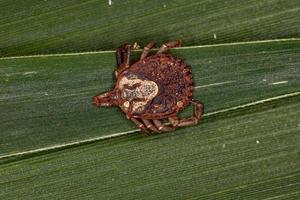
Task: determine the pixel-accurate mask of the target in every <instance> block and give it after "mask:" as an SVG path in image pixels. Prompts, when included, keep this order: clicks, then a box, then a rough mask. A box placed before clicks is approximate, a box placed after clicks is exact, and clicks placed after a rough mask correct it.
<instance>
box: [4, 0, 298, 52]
mask: <svg viewBox="0 0 300 200" xmlns="http://www.w3.org/2000/svg"><path fill="white" fill-rule="evenodd" d="M108 2H109V1H107V0H102V1H100V0H86V1H82V0H64V1H61V0H51V1H41V0H27V1H18V0H2V1H1V2H0V33H1V34H0V56H12V55H28V54H45V53H59V52H82V51H94V50H100V49H101V50H106V49H115V48H116V47H117V46H119V45H120V44H121V43H124V42H126V41H127V42H131V43H132V42H136V41H137V42H140V43H141V44H142V45H144V44H146V43H147V42H149V41H150V40H154V41H156V42H159V43H162V42H165V41H166V40H172V39H173V40H174V39H181V40H183V42H184V44H185V45H188V46H191V45H195V44H212V43H225V42H237V41H249V40H264V39H276V38H291V37H297V36H299V34H300V30H299V21H300V15H299V9H300V1H299V0H289V1H284V0H272V1H270V0H261V1H257V0H247V1H236V0H227V1H224V0H213V1H211V0H201V1H194V0H185V1H181V0H169V1H166V0H163V1H161V0H151V1H149V0H126V1H120V0H112V5H109V3H108Z"/></svg>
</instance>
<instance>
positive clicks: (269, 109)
mask: <svg viewBox="0 0 300 200" xmlns="http://www.w3.org/2000/svg"><path fill="white" fill-rule="evenodd" d="M299 116H300V95H297V96H294V97H290V98H285V99H284V98H283V99H280V100H274V101H270V102H268V103H265V104H258V105H256V106H252V107H249V108H245V109H239V110H236V111H231V112H226V113H223V114H217V115H214V116H210V117H207V118H205V119H204V120H203V122H202V123H201V125H199V126H194V127H189V128H185V129H179V130H178V131H176V132H173V133H168V134H161V135H158V136H155V137H145V136H143V135H141V134H139V133H138V134H132V135H128V136H123V137H119V138H115V139H111V140H104V141H100V142H97V143H94V144H88V145H82V146H79V147H76V148H71V149H67V150H63V151H58V152H54V153H48V154H45V155H43V156H36V157H32V158H29V159H24V160H20V161H16V162H13V163H6V164H2V165H1V168H0V198H1V199H18V198H20V197H21V198H22V199H65V198H70V199H189V198H196V199H226V198H227V199H240V198H241V199H273V198H274V199H275V198H276V199H277V198H279V199H280V198H282V199H283V198H286V199H288V198H291V199H297V197H299V179H300V171H299V165H300V159H299V153H300V145H299V144H300V143H299V142H300V140H299V129H300V123H299V122H300V121H299Z"/></svg>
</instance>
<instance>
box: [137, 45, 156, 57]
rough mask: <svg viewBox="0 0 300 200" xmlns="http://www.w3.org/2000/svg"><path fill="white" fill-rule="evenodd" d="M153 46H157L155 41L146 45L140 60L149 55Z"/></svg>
mask: <svg viewBox="0 0 300 200" xmlns="http://www.w3.org/2000/svg"><path fill="white" fill-rule="evenodd" d="M153 47H155V43H154V42H150V43H149V44H147V46H145V47H144V51H143V53H142V55H141V57H140V60H143V59H144V58H146V57H147V55H148V54H149V52H150V49H152V48H153Z"/></svg>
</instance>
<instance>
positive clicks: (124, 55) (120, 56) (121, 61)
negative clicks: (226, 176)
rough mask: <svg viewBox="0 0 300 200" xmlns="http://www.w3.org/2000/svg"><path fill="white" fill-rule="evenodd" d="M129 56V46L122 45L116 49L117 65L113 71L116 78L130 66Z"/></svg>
mask: <svg viewBox="0 0 300 200" xmlns="http://www.w3.org/2000/svg"><path fill="white" fill-rule="evenodd" d="M130 54H131V45H130V44H123V45H122V46H120V47H119V48H117V53H116V57H117V65H118V69H117V70H116V71H115V75H116V77H118V75H119V74H120V73H121V72H122V71H124V70H125V69H126V68H128V67H129V66H130Z"/></svg>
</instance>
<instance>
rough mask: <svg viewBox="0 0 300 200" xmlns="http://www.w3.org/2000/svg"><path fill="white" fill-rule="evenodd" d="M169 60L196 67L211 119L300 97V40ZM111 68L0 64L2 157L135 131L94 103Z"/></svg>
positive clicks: (98, 62) (47, 59) (190, 51)
mask: <svg viewBox="0 0 300 200" xmlns="http://www.w3.org/2000/svg"><path fill="white" fill-rule="evenodd" d="M172 53H173V54H174V55H176V56H179V57H181V58H184V59H185V61H186V62H187V63H188V64H189V65H190V66H191V67H192V71H193V75H194V79H195V85H196V87H195V98H196V99H200V100H201V101H202V102H203V103H204V105H205V113H206V115H207V114H211V113H212V112H218V111H220V110H221V109H228V108H229V109H230V108H232V107H235V106H240V105H243V104H247V103H251V102H255V101H259V100H264V99H268V98H272V97H276V96H279V95H285V94H288V93H295V92H299V91H300V84H299V83H300V79H299V74H300V68H299V62H300V44H299V42H298V41H294V40H292V41H281V42H267V43H252V44H251V43H250V44H248V43H246V44H233V45H225V46H208V47H192V48H181V49H176V50H172ZM139 54H140V52H136V53H135V55H134V56H133V57H134V58H133V60H134V59H135V58H137V55H139ZM114 66H115V55H114V53H111V52H99V53H94V54H85V55H57V56H37V57H35V56H34V57H19V58H8V59H5V58H4V59H1V60H0V74H1V79H0V81H1V82H2V84H1V85H2V88H1V90H0V97H1V101H0V110H1V115H0V124H1V149H2V150H1V152H0V155H1V156H2V157H3V156H5V157H8V156H10V155H15V154H18V153H19V154H20V153H21V154H23V153H22V152H25V153H26V152H27V153H30V152H31V151H32V150H33V151H40V150H48V149H53V148H64V147H66V146H70V145H71V146H72V145H79V144H81V143H86V142H92V141H96V140H99V139H102V138H103V137H111V136H112V135H120V134H125V133H126V132H127V131H132V130H136V127H135V125H134V124H132V122H130V121H129V120H127V119H126V118H125V117H124V115H123V114H122V113H121V112H120V110H119V109H117V108H100V109H98V108H95V107H93V106H92V104H91V99H92V97H93V96H94V95H96V94H97V93H101V92H104V91H107V90H110V88H112V86H113V84H114V83H113V79H112V72H113V70H114V69H115V67H114ZM189 114H190V113H189ZM41 148H42V149H41ZM43 148H45V149H43Z"/></svg>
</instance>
